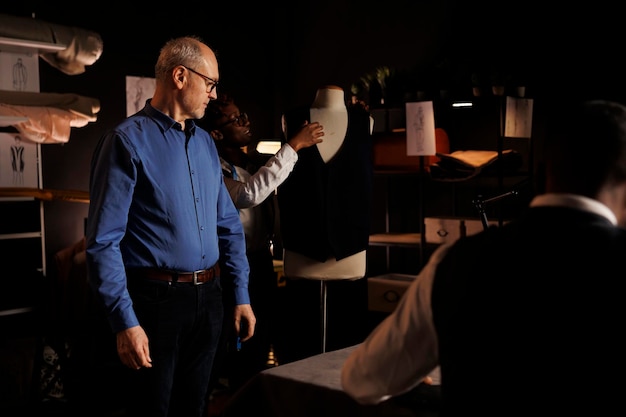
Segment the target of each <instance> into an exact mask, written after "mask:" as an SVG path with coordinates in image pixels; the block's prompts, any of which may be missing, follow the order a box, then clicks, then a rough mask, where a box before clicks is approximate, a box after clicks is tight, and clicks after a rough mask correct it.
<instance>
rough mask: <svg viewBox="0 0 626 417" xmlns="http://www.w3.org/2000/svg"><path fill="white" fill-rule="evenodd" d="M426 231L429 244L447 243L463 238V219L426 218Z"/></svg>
mask: <svg viewBox="0 0 626 417" xmlns="http://www.w3.org/2000/svg"><path fill="white" fill-rule="evenodd" d="M424 230H425V232H426V237H425V239H426V242H427V243H446V242H451V241H454V240H457V239H458V238H460V237H461V236H463V233H464V232H463V219H462V218H455V217H426V218H425V219H424Z"/></svg>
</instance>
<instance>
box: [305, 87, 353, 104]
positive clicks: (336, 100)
mask: <svg viewBox="0 0 626 417" xmlns="http://www.w3.org/2000/svg"><path fill="white" fill-rule="evenodd" d="M311 108H313V109H345V108H346V103H345V97H344V92H343V89H341V88H339V87H336V86H327V87H322V88H320V89H318V90H317V93H316V94H315V100H313V104H311Z"/></svg>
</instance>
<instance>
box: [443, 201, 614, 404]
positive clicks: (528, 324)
mask: <svg viewBox="0 0 626 417" xmlns="http://www.w3.org/2000/svg"><path fill="white" fill-rule="evenodd" d="M625 278H626V231H625V230H623V229H620V228H616V227H613V226H612V225H611V224H610V223H609V222H608V221H607V220H606V219H605V218H603V217H600V216H597V215H595V214H592V213H587V212H584V211H580V210H575V209H570V208H563V207H561V208H558V207H536V208H530V209H528V211H527V213H526V214H525V215H524V216H523V217H522V218H521V219H520V220H518V221H514V222H511V223H508V224H506V225H504V226H503V227H501V228H495V227H492V228H490V229H489V230H487V231H484V232H481V233H480V234H477V235H474V236H470V237H467V238H465V239H462V240H459V241H457V243H456V244H455V245H454V246H453V247H452V248H451V249H450V251H449V253H448V254H447V256H446V257H445V259H444V260H443V261H442V263H441V264H440V265H439V267H438V269H437V273H436V276H435V281H434V286H433V292H432V308H433V315H434V323H435V327H436V331H437V335H438V340H439V353H440V363H441V372H442V384H443V385H442V395H443V397H444V403H445V404H447V405H448V407H450V409H448V414H443V415H461V413H462V415H469V414H471V411H475V412H479V413H480V415H500V416H501V415H535V414H537V412H539V413H540V414H541V415H557V414H558V415H570V414H574V412H578V413H580V412H584V411H585V410H590V412H591V413H592V414H594V415H603V414H607V413H608V410H610V409H611V407H617V406H619V403H620V402H621V400H620V398H623V393H624V388H626V387H625V385H626V384H625V383H624V378H623V376H624V371H626V368H625V366H624V363H625V359H624V357H625V355H626V344H625V343H624V335H623V333H622V332H623V329H624V321H625V318H626V314H625V306H626V301H624V291H623V289H622V288H623V286H624V280H625Z"/></svg>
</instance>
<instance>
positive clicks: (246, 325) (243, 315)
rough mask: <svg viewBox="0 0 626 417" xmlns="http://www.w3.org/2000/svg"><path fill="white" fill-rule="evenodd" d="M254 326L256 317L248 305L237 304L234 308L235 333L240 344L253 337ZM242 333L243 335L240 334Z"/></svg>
mask: <svg viewBox="0 0 626 417" xmlns="http://www.w3.org/2000/svg"><path fill="white" fill-rule="evenodd" d="M255 326H256V316H255V315H254V312H253V311H252V306H251V305H250V304H239V305H236V306H235V332H236V333H237V334H238V335H239V337H240V338H241V341H242V342H245V341H246V340H249V339H250V338H251V337H252V336H254V327H255ZM242 331H244V333H242Z"/></svg>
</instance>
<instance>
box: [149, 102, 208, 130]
mask: <svg viewBox="0 0 626 417" xmlns="http://www.w3.org/2000/svg"><path fill="white" fill-rule="evenodd" d="M151 100H152V99H148V100H147V101H146V106H145V107H144V111H145V112H146V113H147V114H148V116H150V117H152V118H153V119H154V120H155V121H156V122H157V124H158V125H159V126H160V127H161V129H163V131H164V132H165V131H167V130H169V129H171V128H173V127H176V128H177V129H178V130H180V129H181V126H180V123H178V122H177V121H176V120H174V119H172V118H171V117H169V116H168V115H166V114H165V113H163V112H161V111H160V110H157V109H156V108H154V107H152V104H150V102H151ZM185 125H186V126H187V130H188V131H189V133H190V134H191V135H192V136H193V135H194V134H195V133H196V122H195V121H194V120H193V119H187V120H185Z"/></svg>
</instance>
